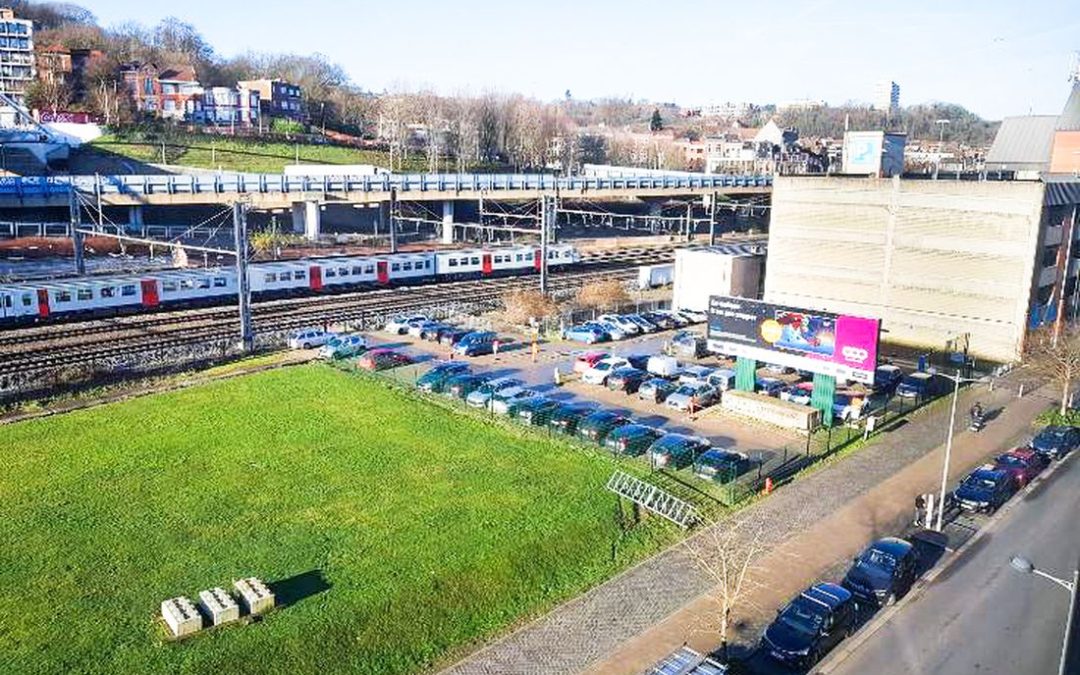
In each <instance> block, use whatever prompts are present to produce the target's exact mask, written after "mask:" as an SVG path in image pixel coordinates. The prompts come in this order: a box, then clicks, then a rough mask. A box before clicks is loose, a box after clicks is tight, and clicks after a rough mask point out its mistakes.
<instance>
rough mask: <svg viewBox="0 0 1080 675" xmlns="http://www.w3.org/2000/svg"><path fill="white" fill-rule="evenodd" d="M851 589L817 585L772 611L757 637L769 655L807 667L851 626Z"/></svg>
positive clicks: (786, 662) (853, 618) (852, 626)
mask: <svg viewBox="0 0 1080 675" xmlns="http://www.w3.org/2000/svg"><path fill="white" fill-rule="evenodd" d="M855 618H856V611H855V602H854V600H853V599H852V595H851V592H850V591H848V590H847V589H846V588H843V587H842V586H837V585H836V584H829V583H823V584H817V585H814V586H811V587H810V588H808V589H806V590H805V591H803V592H802V593H800V594H799V597H797V598H795V599H794V600H792V601H791V602H790V603H789V604H788V606H787V607H785V608H783V609H782V610H780V611H779V612H777V614H776V620H775V621H773V622H772V623H771V624H769V627H768V628H766V629H765V633H764V634H763V635H762V636H761V647H762V649H764V650H765V651H766V652H767V653H768V654H769V656H771V657H773V658H774V659H776V660H777V661H780V662H781V663H783V664H785V665H788V666H792V667H795V668H809V667H811V666H813V665H814V664H815V663H817V662H818V661H820V660H821V657H822V656H824V655H825V654H826V653H827V652H828V651H829V650H830V649H832V648H833V647H835V646H836V644H837V643H838V642H840V641H841V640H843V639H844V638H846V637H848V636H849V635H851V633H852V631H854V629H855Z"/></svg>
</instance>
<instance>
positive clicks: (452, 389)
mask: <svg viewBox="0 0 1080 675" xmlns="http://www.w3.org/2000/svg"><path fill="white" fill-rule="evenodd" d="M490 380H491V376H490V375H477V374H475V373H464V374H461V375H454V376H453V377H451V378H450V379H448V380H447V381H446V384H444V385H443V393H444V394H448V395H450V396H452V397H454V398H460V399H465V398H467V397H468V396H469V394H471V393H473V392H474V391H476V390H477V389H479V388H480V387H482V386H484V385H485V384H487V383H488V382H489V381H490Z"/></svg>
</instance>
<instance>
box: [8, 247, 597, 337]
mask: <svg viewBox="0 0 1080 675" xmlns="http://www.w3.org/2000/svg"><path fill="white" fill-rule="evenodd" d="M540 255H541V252H540V247H539V246H533V245H524V246H509V247H500V248H484V249H460V250H454V251H440V252H426V253H396V254H385V255H370V256H342V257H336V258H310V259H302V260H290V261H281V262H267V263H254V264H252V265H249V266H248V276H249V281H250V284H251V292H252V294H253V295H254V296H255V297H270V296H275V295H289V294H293V295H295V294H302V293H317V292H325V291H328V290H335V289H340V288H346V287H354V286H365V285H370V286H387V285H392V284H408V283H418V282H421V281H426V280H438V279H466V278H479V277H488V276H502V275H520V274H529V273H535V272H537V271H539V269H540V260H541V258H540ZM578 261H579V257H578V253H577V251H576V250H575V249H574V247H573V246H571V245H569V244H553V245H551V246H549V247H548V268H549V269H551V268H558V267H561V266H565V265H570V264H573V263H576V262H578ZM236 286H237V284H236V270H234V269H231V268H209V269H185V270H168V271H164V272H152V273H147V274H132V275H122V276H107V277H78V278H72V279H60V280H54V281H35V282H29V281H28V282H24V283H20V284H12V285H0V326H7V325H13V324H16V323H28V322H35V321H45V320H50V319H62V318H67V317H72V316H87V315H98V314H119V313H132V312H140V311H153V310H154V309H157V308H159V307H179V306H190V305H199V304H216V303H219V302H227V301H228V300H229V299H230V298H231V297H233V296H235V295H236Z"/></svg>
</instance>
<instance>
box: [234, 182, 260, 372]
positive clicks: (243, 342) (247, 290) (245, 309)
mask: <svg viewBox="0 0 1080 675" xmlns="http://www.w3.org/2000/svg"><path fill="white" fill-rule="evenodd" d="M233 237H234V238H235V240H236V293H237V299H238V305H239V307H240V347H241V349H243V350H244V351H245V352H250V351H251V350H252V349H254V348H255V332H254V330H253V329H252V326H251V282H250V279H248V269H247V263H248V236H247V204H243V203H241V202H237V203H235V204H233Z"/></svg>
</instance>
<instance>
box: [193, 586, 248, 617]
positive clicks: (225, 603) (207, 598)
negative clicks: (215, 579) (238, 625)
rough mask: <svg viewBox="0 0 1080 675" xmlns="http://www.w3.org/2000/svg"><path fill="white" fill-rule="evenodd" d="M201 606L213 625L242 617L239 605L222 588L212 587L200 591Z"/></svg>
mask: <svg viewBox="0 0 1080 675" xmlns="http://www.w3.org/2000/svg"><path fill="white" fill-rule="evenodd" d="M199 608H200V609H202V611H203V614H205V615H206V617H207V618H208V619H210V625H212V626H220V625H221V624H223V623H228V622H230V621H237V620H238V619H239V618H240V607H239V605H237V604H236V601H235V600H233V599H232V596H231V595H229V594H228V593H226V592H225V590H224V589H221V588H211V589H210V590H207V591H202V592H201V593H199Z"/></svg>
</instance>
